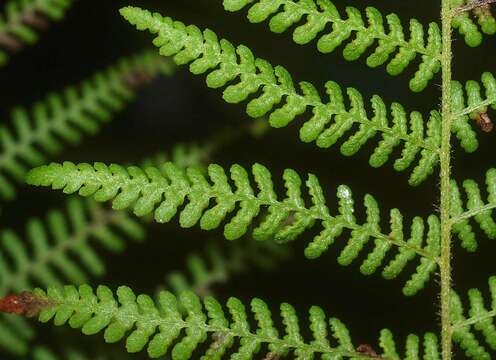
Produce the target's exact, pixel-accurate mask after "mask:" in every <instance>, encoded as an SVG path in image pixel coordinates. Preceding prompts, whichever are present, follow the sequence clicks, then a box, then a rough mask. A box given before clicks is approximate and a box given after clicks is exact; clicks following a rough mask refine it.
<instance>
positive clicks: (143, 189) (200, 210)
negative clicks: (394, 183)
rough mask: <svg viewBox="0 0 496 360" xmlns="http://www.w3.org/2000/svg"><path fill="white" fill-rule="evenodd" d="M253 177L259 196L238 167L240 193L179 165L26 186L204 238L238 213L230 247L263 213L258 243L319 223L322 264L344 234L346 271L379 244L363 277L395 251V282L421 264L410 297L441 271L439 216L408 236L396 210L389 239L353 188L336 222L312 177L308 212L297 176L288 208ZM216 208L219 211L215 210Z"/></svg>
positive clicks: (343, 191) (258, 170) (96, 172)
mask: <svg viewBox="0 0 496 360" xmlns="http://www.w3.org/2000/svg"><path fill="white" fill-rule="evenodd" d="M252 174H253V177H254V179H255V182H256V184H257V187H258V193H257V192H256V191H255V190H254V189H253V187H252V185H251V183H250V179H249V175H248V173H247V171H246V170H245V169H244V168H243V167H241V166H239V165H233V166H232V167H231V168H230V177H231V179H232V181H233V182H234V184H235V188H232V187H231V185H230V184H229V179H228V177H227V175H226V173H225V171H224V169H223V168H222V167H220V166H218V165H215V164H212V165H210V166H209V167H208V177H209V179H210V181H209V180H207V178H206V177H205V176H204V175H203V173H202V172H201V171H200V170H198V169H197V168H194V167H193V168H188V169H187V170H186V171H183V170H181V169H180V168H179V167H178V166H176V165H174V164H173V163H166V164H164V165H163V167H162V168H161V169H158V168H154V167H148V168H145V169H144V170H143V169H141V168H139V167H133V166H131V167H128V168H124V167H121V166H119V165H115V164H114V165H110V166H107V165H105V164H102V163H95V164H94V166H91V165H89V164H85V163H83V164H78V165H75V164H73V163H71V162H65V163H63V164H57V163H52V164H50V165H47V166H42V167H39V168H37V169H34V170H32V171H31V172H30V173H29V174H28V177H27V181H28V183H29V184H32V185H38V186H40V185H41V186H51V187H52V188H53V189H61V190H63V191H64V192H65V193H67V194H70V193H74V192H79V194H80V195H82V196H94V198H95V199H96V200H97V201H109V200H113V208H114V209H115V210H123V209H126V208H132V209H133V211H134V213H135V214H136V215H137V216H145V215H148V214H150V213H152V212H154V217H155V220H156V221H157V222H159V223H164V222H168V221H170V220H171V219H172V218H173V217H174V216H175V215H176V213H178V212H180V215H179V223H180V225H181V226H182V227H184V228H189V227H192V226H194V225H196V224H197V223H199V225H200V227H201V228H202V229H204V230H211V229H215V228H217V227H219V226H220V225H221V223H222V222H223V221H224V219H225V218H226V217H228V215H229V214H230V213H233V212H235V215H234V217H232V218H231V219H230V220H229V221H228V222H227V224H226V225H225V226H224V235H225V237H226V238H227V239H229V240H235V239H238V238H240V237H241V236H243V235H244V234H245V233H246V232H247V231H248V228H249V226H250V225H251V224H252V223H253V222H254V221H255V218H256V217H257V216H258V215H259V213H260V212H261V210H265V209H266V211H267V214H266V215H265V216H264V217H263V218H262V220H261V221H260V224H259V225H258V226H257V227H256V228H255V229H254V230H253V237H254V239H255V240H268V239H275V240H276V241H277V242H279V243H286V242H288V241H292V240H295V239H296V238H298V237H300V235H302V234H303V233H304V232H305V231H306V230H308V229H309V228H311V227H312V226H313V225H314V224H315V222H319V223H320V224H321V227H322V231H321V233H320V234H319V235H318V236H316V237H315V238H314V239H313V240H312V241H311V242H310V244H309V245H308V246H307V248H306V250H305V255H306V256H307V257H309V258H317V257H319V256H320V255H321V254H322V253H323V252H325V251H326V250H327V249H328V248H329V246H331V245H332V244H333V243H334V241H335V240H336V238H338V237H339V236H340V235H341V234H342V233H343V232H344V231H351V236H350V239H349V240H348V242H347V245H346V247H345V248H344V249H343V250H342V252H341V254H340V255H339V257H338V261H339V263H340V264H342V265H349V264H351V263H352V261H353V260H355V259H356V258H357V257H358V256H359V254H360V252H361V251H362V249H363V247H364V246H365V244H366V243H367V242H368V241H370V240H371V239H373V240H374V243H375V247H374V249H373V251H372V252H371V253H370V254H369V255H368V257H367V258H366V259H365V260H364V261H363V263H362V265H361V267H360V270H361V272H362V273H364V274H367V275H368V274H372V273H374V272H375V271H376V270H377V269H378V268H379V267H380V266H381V265H382V263H383V262H384V261H385V257H386V255H387V253H388V252H389V251H390V250H391V248H392V247H393V246H395V247H398V248H399V250H400V251H399V253H398V254H397V256H396V257H395V258H394V259H392V260H391V261H389V263H388V264H387V266H386V267H385V268H384V271H383V276H384V277H385V278H395V277H397V276H398V275H399V273H401V272H402V270H403V269H404V268H405V266H406V265H407V264H408V263H409V262H410V261H411V260H413V259H414V258H415V257H417V256H421V257H422V260H421V263H420V265H419V267H418V268H417V270H416V272H415V273H414V274H413V275H412V278H411V279H410V280H409V281H408V282H407V283H406V285H405V287H404V289H403V291H404V292H405V293H406V294H408V295H413V294H415V293H416V292H417V291H418V290H420V289H421V288H422V287H423V285H424V283H425V282H426V281H427V280H428V278H429V277H430V275H431V273H432V272H433V271H434V270H435V269H436V258H437V254H438V251H439V220H438V218H437V217H436V216H434V215H432V216H430V217H429V218H428V220H427V222H426V221H424V220H423V219H422V218H420V217H416V218H415V219H414V220H413V222H412V226H411V231H410V236H409V235H408V232H407V231H405V230H404V229H403V227H404V225H403V216H402V215H401V212H400V211H399V210H397V209H393V210H391V214H390V218H391V233H384V232H383V231H382V230H381V228H380V225H379V221H380V217H381V216H380V210H379V206H378V204H377V202H376V200H375V199H374V198H373V197H372V196H371V195H366V196H365V198H364V205H365V207H366V209H367V221H366V223H364V224H359V223H358V222H357V219H356V217H355V215H354V212H355V207H354V201H353V198H352V193H351V190H350V189H349V188H348V187H347V186H344V185H342V186H340V187H339V188H338V189H337V197H338V199H339V208H338V214H337V215H334V216H333V215H331V213H330V210H329V208H328V207H327V205H326V199H325V196H324V193H323V190H322V188H321V186H320V184H319V181H318V179H317V177H316V176H315V175H312V174H310V175H309V176H308V180H307V181H306V186H307V187H308V192H309V194H310V195H311V198H312V204H311V206H307V205H306V204H305V201H304V200H303V197H302V194H301V187H302V185H303V182H302V180H301V178H300V176H299V175H298V174H297V173H296V172H295V171H294V170H291V169H287V170H286V171H285V172H284V175H283V179H284V182H285V187H286V198H285V199H283V200H279V199H278V197H277V195H276V193H275V191H274V185H273V182H272V179H271V177H272V175H271V173H270V172H269V170H268V169H267V168H265V167H264V166H262V165H260V164H255V165H254V166H253V168H252ZM186 199H187V200H188V203H187V204H186ZM212 201H215V203H216V205H215V206H213V207H210V208H209V205H210V204H211V203H212ZM425 228H427V231H426V229H425Z"/></svg>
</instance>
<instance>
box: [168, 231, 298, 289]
mask: <svg viewBox="0 0 496 360" xmlns="http://www.w3.org/2000/svg"><path fill="white" fill-rule="evenodd" d="M289 255H290V251H289V249H288V248H287V247H284V246H282V245H278V244H275V243H274V242H273V241H263V242H258V241H257V242H254V241H243V242H236V243H230V244H229V246H226V247H221V246H220V245H219V244H217V243H214V242H211V243H209V244H208V245H207V247H206V249H205V251H203V252H202V253H194V254H191V255H189V256H188V257H187V259H186V263H187V273H189V276H188V275H187V274H186V272H182V271H174V272H172V273H171V274H169V275H168V276H167V284H168V287H169V288H170V289H171V290H172V291H173V292H174V293H175V294H179V293H181V292H184V291H187V290H190V291H193V292H194V293H195V294H198V295H201V296H205V295H211V288H212V286H213V285H215V284H220V283H225V282H226V281H228V280H229V279H230V278H231V277H232V276H233V275H235V274H239V273H242V272H246V271H247V270H248V269H250V268H251V266H252V265H254V266H257V267H260V268H263V269H272V268H274V266H275V265H276V264H278V263H280V262H282V261H283V260H286V259H287V258H288V257H289ZM188 278H189V279H190V280H189V279H188Z"/></svg>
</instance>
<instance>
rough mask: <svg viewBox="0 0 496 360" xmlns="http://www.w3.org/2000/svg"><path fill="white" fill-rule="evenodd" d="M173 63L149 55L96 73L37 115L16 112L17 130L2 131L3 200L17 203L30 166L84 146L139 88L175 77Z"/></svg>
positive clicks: (55, 96) (43, 104)
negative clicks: (155, 79) (161, 76)
mask: <svg viewBox="0 0 496 360" xmlns="http://www.w3.org/2000/svg"><path fill="white" fill-rule="evenodd" d="M171 72H172V67H171V64H170V63H169V62H168V61H167V60H165V59H160V58H159V57H157V56H156V55H154V54H153V53H151V52H149V51H145V52H143V53H141V54H138V55H136V56H133V57H130V58H127V59H122V60H120V61H119V62H118V63H117V64H115V65H114V66H111V67H109V68H108V69H107V70H105V71H101V72H97V73H96V74H95V75H93V76H92V77H91V78H90V79H88V80H86V81H84V82H83V83H81V84H80V85H78V86H76V87H74V86H71V87H67V88H66V89H65V90H63V91H62V92H61V93H51V94H49V95H48V96H47V98H46V99H44V100H42V101H40V102H38V103H36V104H35V105H34V106H33V109H32V111H28V110H27V109H24V108H17V109H15V110H14V111H13V112H12V122H13V124H12V126H13V129H10V128H9V127H8V126H6V125H2V126H0V199H1V198H3V199H12V198H13V197H14V196H15V194H16V190H15V187H14V184H13V180H17V181H23V179H24V176H25V174H26V172H27V170H28V169H29V167H32V166H36V165H40V164H43V163H44V162H45V161H46V157H47V156H48V155H51V156H53V155H55V154H57V153H60V152H61V150H62V149H63V142H66V143H69V144H71V145H76V144H79V143H81V141H82V138H83V135H85V134H89V135H92V134H95V133H97V132H98V131H99V130H100V128H101V127H102V125H103V124H105V123H106V122H108V121H110V120H111V119H112V118H113V117H114V116H115V114H116V113H118V112H119V111H122V109H123V108H124V107H125V105H126V104H127V103H129V102H130V101H131V100H132V99H133V98H134V97H135V94H136V91H137V88H139V87H140V86H141V85H143V84H146V83H147V82H148V81H149V80H150V79H151V78H153V77H154V76H156V75H157V74H159V73H165V74H170V73H171Z"/></svg>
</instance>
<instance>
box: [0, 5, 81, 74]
mask: <svg viewBox="0 0 496 360" xmlns="http://www.w3.org/2000/svg"><path fill="white" fill-rule="evenodd" d="M73 2H74V1H73V0H9V1H7V3H6V4H5V7H4V13H3V14H0V66H2V65H5V64H6V63H7V62H8V60H9V58H10V55H9V54H11V53H15V52H18V51H19V50H21V49H22V48H23V47H24V46H25V45H26V44H27V45H31V44H34V43H35V42H36V41H37V40H38V31H40V30H44V29H46V28H47V27H48V26H49V22H48V21H58V20H61V19H63V18H64V16H65V13H66V11H67V10H68V9H69V8H70V7H71V6H72V3H73Z"/></svg>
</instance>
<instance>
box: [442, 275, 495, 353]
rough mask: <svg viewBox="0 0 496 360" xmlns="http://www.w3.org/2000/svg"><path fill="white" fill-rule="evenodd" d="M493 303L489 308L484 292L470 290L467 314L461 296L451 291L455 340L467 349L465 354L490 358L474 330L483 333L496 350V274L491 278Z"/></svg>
mask: <svg viewBox="0 0 496 360" xmlns="http://www.w3.org/2000/svg"><path fill="white" fill-rule="evenodd" d="M489 291H490V294H491V303H490V306H489V307H488V308H486V305H485V304H484V298H483V296H482V293H481V291H480V290H478V289H470V290H469V291H468V300H469V311H468V317H466V316H465V311H464V306H463V304H462V301H461V298H460V296H459V295H458V294H456V292H454V291H452V292H451V299H450V300H451V321H452V324H453V340H454V341H455V342H457V343H459V344H460V346H461V348H462V349H463V350H465V355H466V356H468V357H471V358H475V359H480V360H490V359H492V357H491V355H490V354H489V353H488V352H487V350H486V349H485V348H484V346H483V345H481V344H480V342H479V340H478V337H476V335H475V334H474V330H476V331H478V332H480V333H481V335H482V337H483V338H484V341H485V342H486V343H487V345H488V346H489V348H490V349H492V350H496V324H495V322H494V317H495V316H496V276H492V277H490V278H489Z"/></svg>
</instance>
